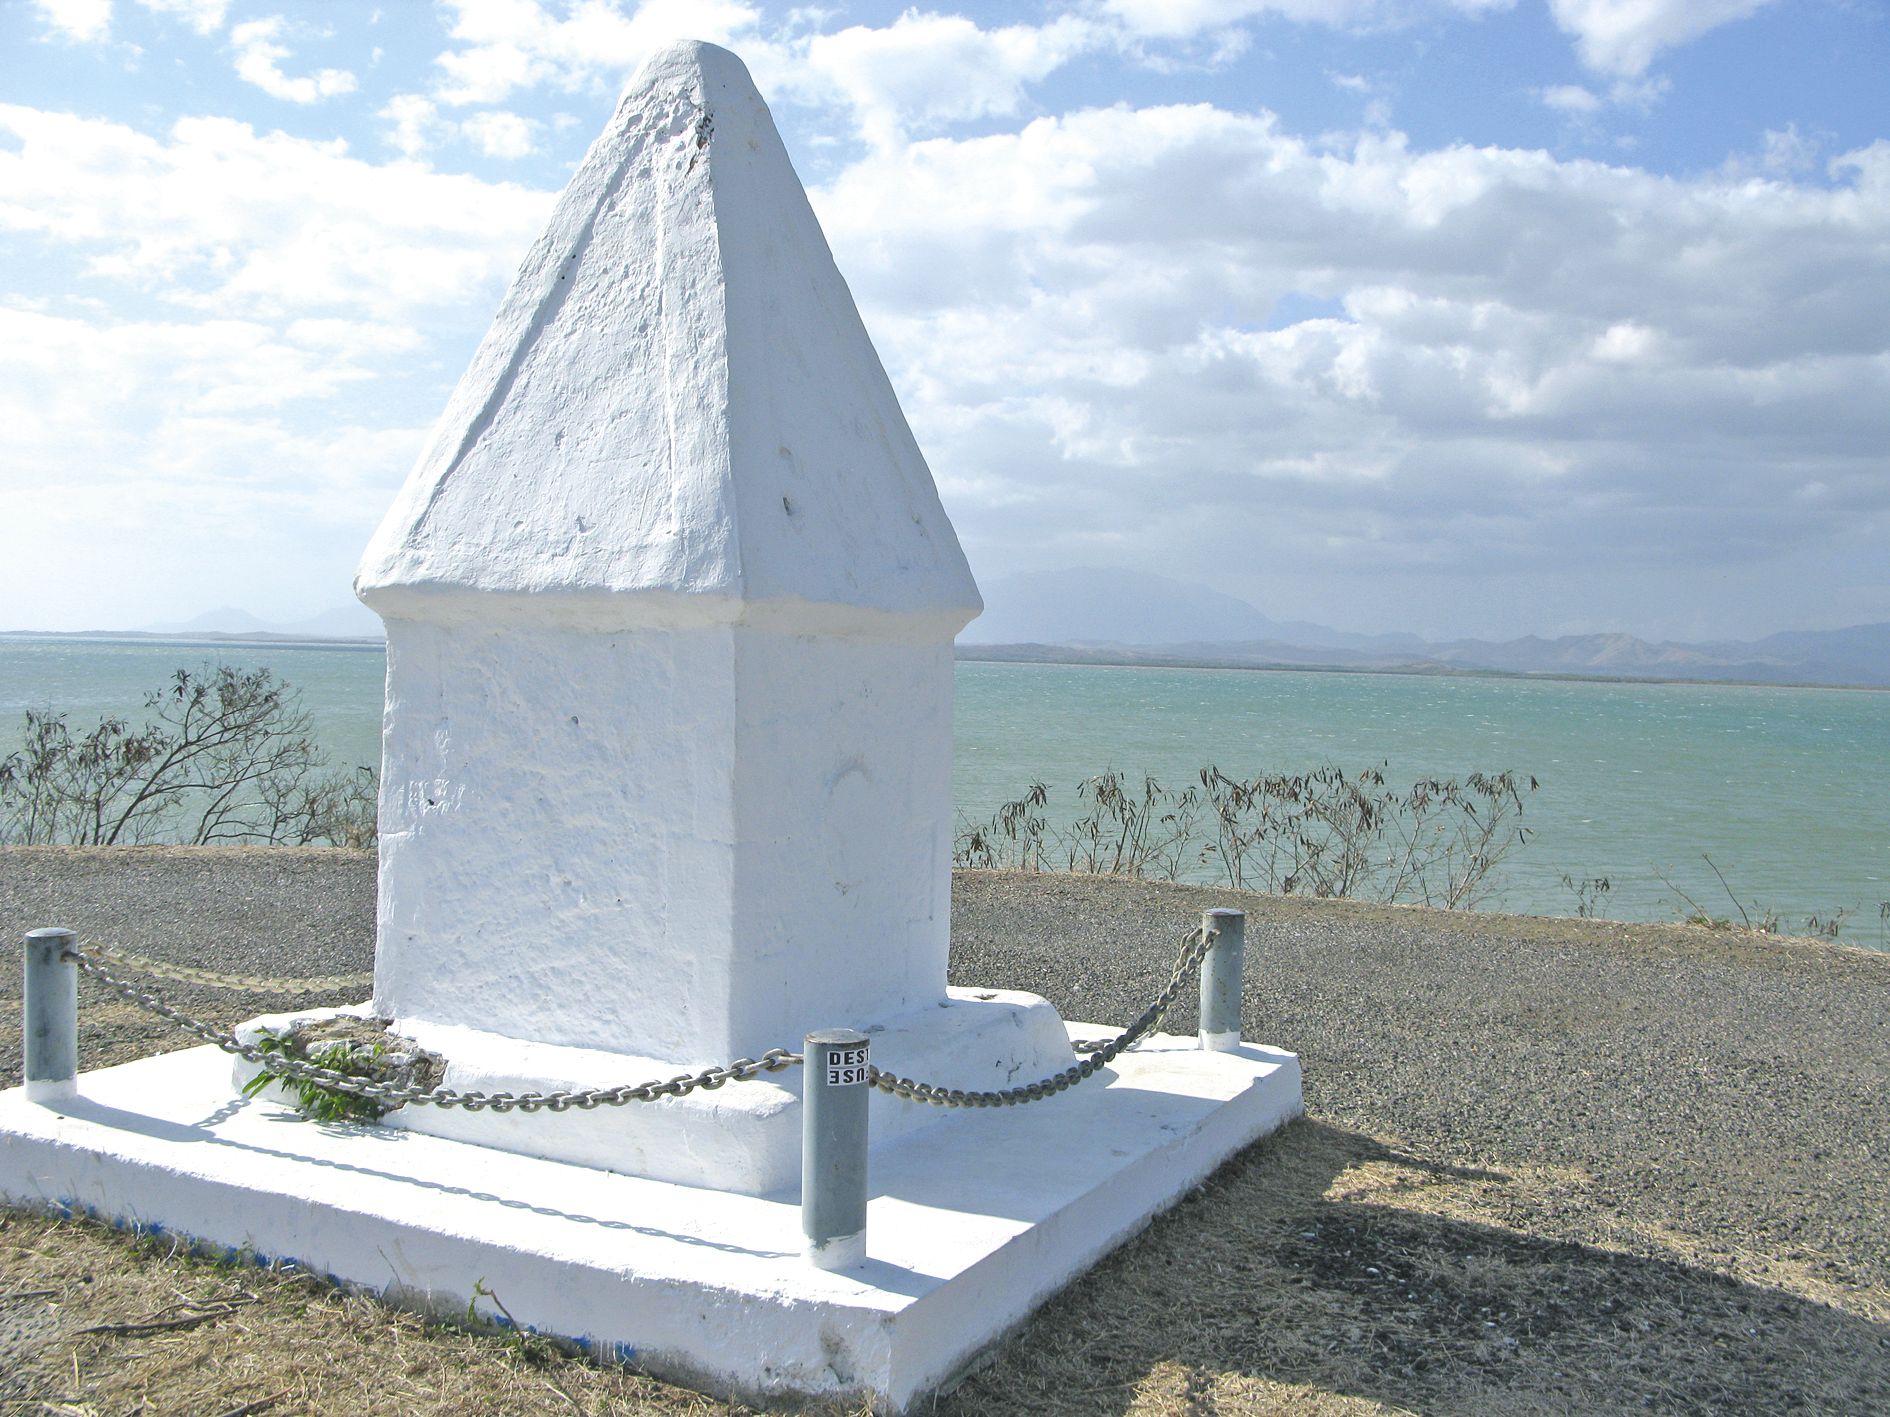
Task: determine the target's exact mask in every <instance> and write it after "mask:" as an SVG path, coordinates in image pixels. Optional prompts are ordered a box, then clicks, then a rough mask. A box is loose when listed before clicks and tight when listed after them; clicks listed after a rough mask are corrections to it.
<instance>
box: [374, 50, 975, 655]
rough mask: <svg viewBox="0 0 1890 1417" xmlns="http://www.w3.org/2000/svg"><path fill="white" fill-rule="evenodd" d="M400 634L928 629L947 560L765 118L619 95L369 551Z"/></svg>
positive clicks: (946, 585) (942, 627)
mask: <svg viewBox="0 0 1890 1417" xmlns="http://www.w3.org/2000/svg"><path fill="white" fill-rule="evenodd" d="M356 589H357V591H358V592H359V594H360V596H361V598H362V599H363V600H365V601H366V602H367V603H368V605H369V606H371V607H372V608H373V609H375V610H376V611H378V612H379V613H381V614H382V615H383V616H386V617H389V618H396V619H420V620H448V621H459V620H469V619H477V620H483V621H493V620H497V621H507V620H514V621H518V620H523V621H538V622H549V623H558V624H569V625H572V626H589V627H594V628H598V629H615V628H619V627H631V626H637V625H674V626H682V625H689V624H711V623H733V622H744V623H755V624H763V625H766V624H780V625H783V626H784V627H789V628H793V629H796V630H817V631H818V630H832V631H836V632H865V633H869V634H870V633H872V632H874V630H875V629H882V630H884V629H891V630H894V631H895V632H896V631H897V628H898V627H899V626H901V625H904V626H912V625H913V624H914V622H915V621H916V622H918V623H919V624H922V625H923V626H924V629H925V630H926V631H927V632H928V633H929V634H931V635H937V634H940V633H943V635H944V636H946V637H947V638H949V636H950V635H952V634H954V633H956V631H957V630H958V629H960V628H962V627H963V625H964V624H965V623H966V622H967V621H969V620H970V619H971V618H972V616H974V615H976V614H977V613H978V611H979V609H980V608H981V602H980V600H979V597H978V591H977V587H976V585H975V583H974V582H973V580H972V577H971V572H970V569H969V567H968V566H967V565H966V563H965V558H964V553H963V552H962V551H961V550H960V548H959V545H958V540H957V537H956V535H955V534H954V533H953V531H952V527H951V523H950V522H949V520H947V518H946V516H945V512H944V509H943V508H942V507H941V506H940V505H939V500H938V493H937V490H936V488H935V487H934V486H933V483H932V477H931V473H930V472H929V471H928V469H927V467H926V464H925V459H924V457H923V455H922V454H921V453H920V452H919V448H918V444H917V442H916V441H915V440H914V438H913V436H912V431H911V429H910V428H909V427H908V426H907V424H906V420H905V416H904V414H903V413H902V412H901V411H900V408H899V403H898V400H897V398H896V397H895V395H894V393H893V390H892V385H891V384H890V382H889V381H888V380H887V378H886V373H885V370H884V369H883V368H882V367H881V365H880V362H879V357H878V355H877V354H876V353H875V352H874V349H873V346H872V343H871V341H870V340H869V339H868V337H867V333H866V330H865V327H864V326H863V325H862V323H861V321H860V316H859V312H858V310H857V309H856V308H855V307H854V304H853V298H852V295H851V293H850V292H849V291H848V289H847V285H846V282H845V280H843V279H842V277H841V275H840V273H839V271H838V270H837V269H836V268H835V266H834V261H833V256H832V253H831V252H830V251H829V250H828V247H827V242H826V239H825V237H824V236H823V235H822V233H821V230H820V226H819V223H818V222H817V221H816V220H815V217H814V213H813V209H812V208H811V207H810V206H809V205H808V201H807V196H806V193H805V192H804V191H803V190H802V187H801V183H800V180H799V178H798V177H796V175H795V173H794V169H793V167H792V165H791V164H790V162H789V160H788V155H787V151H786V149H785V148H784V147H783V146H782V143H781V138H780V135H779V134H778V133H777V132H776V130H775V126H774V122H773V120H772V118H771V117H770V115H769V113H768V108H767V105H766V104H765V103H763V102H762V99H761V96H760V94H759V93H757V92H756V90H755V86H754V83H753V81H752V80H751V79H750V78H749V76H748V71H747V69H746V68H745V67H744V66H743V65H742V62H741V61H740V60H739V59H737V58H736V57H735V56H734V55H733V54H730V53H729V52H728V51H727V50H724V49H719V48H717V47H715V46H714V45H710V44H703V43H696V42H691V43H685V44H679V45H676V46H675V47H673V48H671V49H668V50H666V51H665V52H663V53H662V54H660V55H658V56H657V57H656V58H654V59H652V60H651V61H650V62H649V63H647V64H646V65H645V66H644V67H643V69H642V70H641V71H640V72H639V74H638V75H637V77H636V78H635V79H634V80H633V81H632V82H631V84H630V85H629V87H628V88H627V89H626V90H625V91H624V94H623V97H622V98H621V100H620V101H619V103H618V106H617V110H616V113H615V115H614V116H613V117H612V119H611V121H610V123H609V125H608V126H607V127H606V128H605V130H604V132H603V133H602V135H601V136H600V137H599V138H598V139H597V141H596V142H595V143H594V144H592V146H591V149H590V152H589V153H588V154H587V155H586V157H585V159H584V162H583V164H582V166H581V167H580V168H579V170H578V172H577V175H576V176H575V177H574V178H573V180H572V182H571V184H570V186H569V187H568V188H567V189H566V190H565V192H564V195H563V197H562V198H561V199H560V200H559V202H558V205H557V208H556V210H555V212H554V214H553V216H552V219H551V222H550V225H549V227H548V228H547V229H546V231H545V233H544V235H542V236H541V237H540V238H539V239H538V241H537V243H536V244H535V245H534V246H533V247H532V249H531V252H530V254H529V255H528V256H527V257H526V259H525V262H524V265H523V266H522V268H521V269H520V271H519V273H518V276H517V277H516V278H515V279H514V281H513V282H512V286H511V289H510V290H509V291H508V292H507V294H506V296H505V300H504V303H503V304H502V305H501V307H500V310H499V313H498V315H497V317H496V318H495V319H494V321H493V324H492V327H491V329H490V330H489V331H488V333H487V335H486V337H485V340H484V342H483V343H482V344H481V345H480V347H479V350H478V352H477V354H476V355H475V356H474V358H473V361H472V365H471V367H470V368H469V369H468V370H467V372H466V374H465V376H464V378H462V379H461V381H460V383H459V386H458V388H457V389H456V390H455V391H454V393H453V396H452V399H451V400H450V402H449V403H448V405H447V408H446V411H445V413H444V414H443V415H442V416H441V418H440V421H439V423H438V425H437V426H436V427H435V429H434V432H433V435H432V438H431V440H430V442H429V444H428V446H427V449H426V451H425V453H424V454H423V455H422V456H421V458H420V461H419V462H418V464H417V465H416V466H415V467H414V470H413V472H412V473H411V474H410V475H409V476H408V479H407V481H406V483H405V485H404V486H403V487H402V489H401V491H400V494H399V496H398V497H397V498H396V500H395V502H394V505H393V507H392V508H391V509H390V511H389V512H388V514H387V516H386V519H385V520H384V521H383V522H382V524H381V527H380V529H379V531H378V532H377V533H376V534H375V536H374V539H373V541H372V542H371V543H370V545H369V547H368V549H367V552H366V555H365V556H364V558H363V561H362V564H361V569H360V573H359V576H358V578H357V580H356Z"/></svg>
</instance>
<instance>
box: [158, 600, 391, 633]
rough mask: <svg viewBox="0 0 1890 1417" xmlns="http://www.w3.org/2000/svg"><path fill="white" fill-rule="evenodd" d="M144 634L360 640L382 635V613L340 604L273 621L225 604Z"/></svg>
mask: <svg viewBox="0 0 1890 1417" xmlns="http://www.w3.org/2000/svg"><path fill="white" fill-rule="evenodd" d="M135 633H137V634H144V635H215V636H225V635H234V636H238V637H248V636H257V637H261V638H268V639H284V638H287V639H317V640H358V639H379V638H380V637H381V633H382V631H381V617H380V616H378V615H376V614H375V613H374V612H373V611H372V610H369V609H368V608H367V607H366V606H365V605H362V604H359V603H355V604H352V605H338V606H336V607H334V609H332V610H324V611H323V612H322V613H321V614H319V615H313V616H310V617H309V618H308V619H306V620H291V621H286V622H271V621H267V620H264V619H262V618H261V617H259V616H256V615H252V614H251V613H250V612H249V611H247V610H239V609H237V608H236V607H235V606H231V605H225V606H222V607H220V608H219V609H216V610H206V611H205V612H204V613H203V614H201V615H197V616H193V617H192V618H191V619H189V620H177V621H172V622H169V623H166V624H158V625H146V626H145V627H144V628H143V629H142V630H139V631H136V632H135Z"/></svg>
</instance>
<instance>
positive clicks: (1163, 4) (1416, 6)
mask: <svg viewBox="0 0 1890 1417" xmlns="http://www.w3.org/2000/svg"><path fill="white" fill-rule="evenodd" d="M1515 3H1516V0H1106V3H1105V4H1104V6H1103V10H1104V12H1105V13H1107V14H1109V15H1110V16H1112V17H1114V18H1115V19H1117V20H1120V21H1121V22H1122V24H1123V25H1124V26H1125V27H1127V28H1128V29H1129V30H1130V31H1131V32H1132V33H1135V34H1139V35H1148V36H1152V37H1156V38H1163V39H1184V38H1187V37H1189V36H1191V35H1197V34H1201V33H1204V32H1207V31H1211V30H1219V29H1226V28H1228V27H1230V26H1233V25H1237V24H1239V23H1240V22H1241V21H1243V20H1250V19H1254V18H1257V17H1259V16H1262V15H1273V16H1278V17H1279V18H1281V19H1284V20H1293V21H1297V22H1299V23H1301V24H1318V25H1329V26H1331V27H1333V28H1335V29H1356V28H1377V27H1382V26H1388V25H1395V24H1400V23H1404V22H1407V21H1409V20H1411V19H1412V18H1414V17H1416V16H1419V15H1422V14H1425V13H1427V12H1428V13H1433V14H1434V13H1437V12H1440V11H1441V12H1445V13H1456V14H1467V15H1476V14H1484V13H1488V12H1491V11H1496V10H1507V9H1510V8H1511V7H1512V6H1513V5H1514V4H1515Z"/></svg>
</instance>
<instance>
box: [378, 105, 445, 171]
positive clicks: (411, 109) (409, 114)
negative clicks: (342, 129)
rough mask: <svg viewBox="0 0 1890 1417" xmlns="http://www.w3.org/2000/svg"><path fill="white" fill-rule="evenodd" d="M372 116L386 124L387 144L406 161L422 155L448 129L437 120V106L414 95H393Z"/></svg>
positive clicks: (439, 119) (438, 112) (438, 114)
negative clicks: (406, 158)
mask: <svg viewBox="0 0 1890 1417" xmlns="http://www.w3.org/2000/svg"><path fill="white" fill-rule="evenodd" d="M375 116H376V117H378V118H385V119H386V120H387V122H388V129H387V141H388V143H389V144H390V145H391V146H392V147H394V148H396V149H398V150H399V152H400V153H401V155H402V156H403V157H410V158H417V157H420V156H422V155H423V154H425V153H426V151H427V150H428V149H429V148H431V147H432V146H433V144H434V143H435V142H436V141H438V136H439V134H440V132H441V131H442V130H443V129H445V128H447V127H449V126H450V125H448V124H446V123H444V122H443V121H442V120H441V118H440V110H439V106H438V105H437V104H435V103H434V102H433V100H432V99H430V98H426V97H424V96H422V95H420V94H417V93H402V94H395V95H394V96H393V97H392V98H391V99H389V100H388V101H387V104H386V106H385V107H383V108H382V109H381V110H380V112H379V113H377V114H376V115H375Z"/></svg>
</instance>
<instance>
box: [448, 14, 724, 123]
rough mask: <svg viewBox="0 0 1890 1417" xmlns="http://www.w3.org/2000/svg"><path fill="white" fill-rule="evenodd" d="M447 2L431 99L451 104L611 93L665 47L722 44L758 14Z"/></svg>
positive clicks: (489, 102) (493, 102)
mask: <svg viewBox="0 0 1890 1417" xmlns="http://www.w3.org/2000/svg"><path fill="white" fill-rule="evenodd" d="M446 3H447V5H448V7H449V8H450V9H451V10H452V12H453V23H452V25H451V27H450V29H449V31H448V33H449V35H450V37H451V38H452V39H453V40H454V41H455V42H456V47H455V48H453V49H449V50H447V51H446V52H445V53H443V54H441V55H440V56H439V58H438V59H437V61H436V62H437V63H438V64H439V66H440V68H441V69H442V70H444V71H445V77H444V78H443V80H442V82H441V83H440V85H439V89H438V93H437V97H438V98H439V100H440V101H441V102H442V103H447V104H455V105H460V104H496V103H502V102H504V101H505V100H506V99H507V98H508V97H510V96H511V95H512V94H513V93H514V92H516V91H517V90H519V89H521V88H527V87H530V86H532V85H535V84H550V85H551V86H552V87H554V88H559V89H564V90H567V91H568V90H577V89H583V88H587V87H590V86H592V85H596V84H599V83H607V84H608V85H609V86H611V87H615V86H616V85H618V84H621V83H622V81H623V80H624V79H626V78H628V77H629V75H630V73H631V71H633V70H634V69H635V68H636V66H637V65H638V64H640V63H641V62H642V61H643V60H644V59H646V58H648V57H649V56H650V55H651V54H653V53H655V52H656V51H657V50H658V49H660V48H662V47H663V46H664V45H665V44H668V43H671V42H673V41H675V40H678V39H705V40H710V41H713V42H717V43H726V42H728V41H729V40H731V39H733V38H734V37H735V36H737V35H738V34H743V33H748V32H752V31H753V29H754V28H755V26H756V25H757V24H758V23H759V21H760V11H759V10H757V9H756V8H755V7H754V6H752V5H748V4H743V3H740V0H646V3H644V4H642V5H640V6H637V7H635V9H634V11H633V12H632V13H629V14H626V13H625V12H624V10H623V9H622V8H621V7H620V6H619V5H618V4H616V3H614V0H575V3H566V4H564V5H562V6H548V5H546V4H543V3H540V0H446ZM560 11H561V12H562V14H560Z"/></svg>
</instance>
